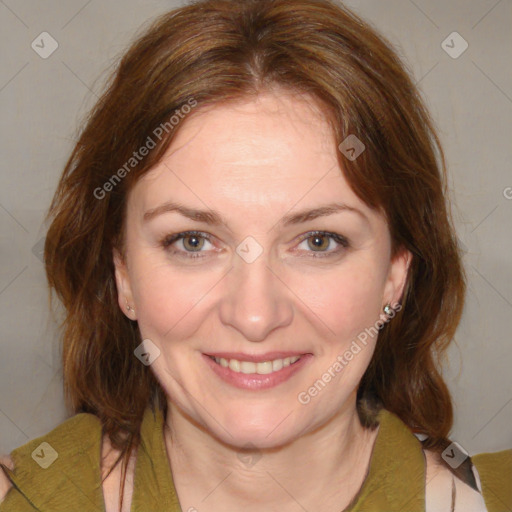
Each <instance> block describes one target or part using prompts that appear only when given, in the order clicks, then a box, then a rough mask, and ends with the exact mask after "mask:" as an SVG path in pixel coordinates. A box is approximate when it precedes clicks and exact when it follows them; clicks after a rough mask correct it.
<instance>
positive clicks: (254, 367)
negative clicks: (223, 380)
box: [213, 356, 300, 375]
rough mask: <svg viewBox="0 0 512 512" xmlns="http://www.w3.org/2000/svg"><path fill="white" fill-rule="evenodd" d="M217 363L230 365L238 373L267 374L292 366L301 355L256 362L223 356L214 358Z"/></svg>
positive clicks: (224, 365)
mask: <svg viewBox="0 0 512 512" xmlns="http://www.w3.org/2000/svg"><path fill="white" fill-rule="evenodd" d="M213 359H214V360H215V362H216V363H217V364H220V365H221V366H222V367H224V368H227V367H229V369H230V370H232V371H234V372H236V373H245V374H248V373H257V374H259V375H266V374H269V373H273V372H278V371H279V370H281V369H282V368H285V367H287V366H290V365H291V364H293V363H295V362H296V361H298V360H299V359H300V356H293V357H285V358H284V359H274V360H273V361H263V362H261V363H254V362H252V361H238V360H237V359H229V360H227V359H225V358H223V357H214V358H213Z"/></svg>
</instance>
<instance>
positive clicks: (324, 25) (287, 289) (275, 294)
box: [0, 0, 512, 512]
mask: <svg viewBox="0 0 512 512" xmlns="http://www.w3.org/2000/svg"><path fill="white" fill-rule="evenodd" d="M446 198H447V187H446V176H445V168H444V161H443V153H442V149H441V147H440V144H439V141H438V139H437V136H436V134H435V131H434V129H433V126H432V122H431V120H430V118H429V115H428V113H427V112H426V110H425V107H424V105H423V103H422V101H421V99H420V97H419V95H418V92H417V91H416V89H415V87H414V85H413V82H412V81H411V79H410V77H409V76H408V74H407V72H406V71H405V69H404V66H403V64H401V62H400V61H399V59H398V57H397V56H396V54H395V53H394V52H393V50H392V49H391V48H390V45H389V44H388V43H387V42H386V41H385V40H384V39H383V38H382V37H381V36H379V35H377V34H376V33H375V32H374V30H373V29H371V28H370V27H369V26H368V25H366V24H365V23H364V22H363V21H362V20H360V19H359V18H357V17H356V16H355V15H354V14H352V13H351V12H350V11H348V10H347V9H345V8H343V7H341V6H338V5H337V4H335V3H333V2H329V1H327V0H322V1H313V0H296V1H293V2H290V1H287V0H274V1H270V0H260V1H241V2H240V1H237V2H235V1H230V0H205V1H199V2H195V3H193V4H191V5H188V6H185V7H182V8H180V9H177V10H174V11H172V12H170V13H168V14H166V15H165V16H162V17H161V18H159V19H158V20H157V21H156V22H155V23H154V24H153V25H152V26H151V27H150V28H149V30H148V31H147V32H146V33H145V34H144V35H143V36H142V37H141V38H140V39H139V40H138V41H136V42H135V43H134V44H133V46H132V47H131V48H130V49H129V51H128V52H127V53H126V55H125V56H124V57H123V59H122V62H121V64H120V67H119V69H118V70H117V72H116V74H115V75H114V77H113V80H112V81H111V83H110V85H109V87H108V90H107V91H106V92H105V94H104V95H103V97H102V98H101V100H100V101H99V102H98V104H97V105H96V107H95V109H94V111H93V112H92V114H91V117H90V119H89V121H88V123H87V126H86V127H85V129H84V131H83V133H82V134H81V137H80V139H79V141H78V143H77V145H76V147H75V149H74V151H73V153H72V155H71V157H70V159H69V161H68V163H67V165H66V168H65V169H64V173H63V176H62V178H61V181H60V183H59V186H58V190H57V192H56V195H55V198H54V200H53V203H52V205H51V208H50V212H49V216H50V217H51V220H52V223H51V226H50V229H49V231H48V236H47V239H46V245H45V260H46V271H47V275H48V281H49V285H50V287H51V288H52V289H54V290H55V292H56V293H57V295H58V297H59V299H60V300H61V301H62V303H63V304H64V306H65V308H66V312H67V316H66V321H65V324H64V327H65V329H64V335H63V372H64V383H65V390H66V397H67V400H68V403H69V407H70V408H71V410H72V411H73V413H74V416H73V417H71V418H70V419H68V420H67V421H65V422H64V423H62V424H61V425H59V426H58V427H57V428H56V429H54V430H53V431H51V432H49V433H48V434H47V435H46V436H42V437H41V438H37V439H35V440H32V441H30V442H29V443H27V444H25V445H23V446H21V447H19V448H18V449H16V450H13V452H11V457H10V458H9V459H7V458H4V461H5V463H4V464H3V465H2V468H3V470H4V473H5V475H2V477H3V482H2V486H3V487H2V488H3V496H4V499H3V502H2V503H1V504H0V511H2V512H8V511H14V510H17V511H22V510H23V511H25V510H27V511H28V510H45V511H50V510H52V511H53V510H107V511H109V512H110V511H112V512H113V511H117V510H121V511H129V510H137V511H138V510H141V511H142V510H144V511H153V510H155V511H157V510H172V511H178V510H182V511H200V512H202V511H209V512H216V511H226V510H228V511H231V510H242V509H243V510H246V511H260V510H280V511H292V510H293V511H295V510H308V511H314V510H336V511H339V510H350V511H356V510H361V511H362V510H373V511H380V510H382V511H384V510H385V511H390V510H393V511H395V510H396V511H424V510H428V511H438V510H465V511H470V510H488V511H489V512H491V511H497V510H507V508H506V507H509V506H511V505H510V504H511V502H512V499H511V496H510V495H511V490H510V483H509V480H508V477H509V475H510V471H511V466H512V462H511V459H512V457H511V453H512V451H511V450H507V451H503V452H499V453H494V454H481V455H478V456H476V457H473V458H469V457H467V455H466V454H464V452H462V451H461V450H460V448H459V447H458V446H457V445H454V444H452V443H451V442H450V440H449V439H448V435H449V432H450V429H451V425H452V403H451V399H450V395H449V392H448V389H447V387H446V384H445V383H444V381H443V379H442V377H441V375H440V373H439V371H438V368H437V364H436V361H437V357H438V356H439V355H440V354H442V352H443V351H444V350H445V349H446V347H447V345H448V344H449V342H450V341H451V340H452V338H453V335H454V333H455V331H456V328H457V325H458V323H459V320H460V317H461V314H462V310H463V305H464V294H465V276H464V271H463V268H462V266H461V260H460V254H459V249H458V247H457V244H456V238H455V234H454V229H453V226H452V223H451V217H450V211H449V207H448V203H447V201H446ZM420 439H421V441H420Z"/></svg>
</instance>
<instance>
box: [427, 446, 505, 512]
mask: <svg viewBox="0 0 512 512" xmlns="http://www.w3.org/2000/svg"><path fill="white" fill-rule="evenodd" d="M424 455H425V462H426V475H425V476H426V482H425V483H426V485H425V500H426V511H427V512H429V511H430V510H432V511H435V510H444V509H446V510H450V506H456V507H461V509H463V510H465V511H468V512H469V511H475V512H495V511H496V512H497V511H502V510H512V479H511V476H512V450H505V451H503V452H496V453H485V454H478V455H474V456H472V457H469V458H468V459H467V462H466V464H465V466H466V468H467V471H466V472H465V471H461V470H460V469H459V467H458V468H457V471H455V470H451V469H450V468H449V467H448V464H447V463H445V462H444V461H443V460H442V458H441V455H440V454H439V453H438V452H435V451H431V450H424ZM461 466H462V465H461ZM468 473H469V474H468ZM443 507H444V508H443ZM446 507H447V508H446ZM504 507H506V509H504ZM456 509H457V508H456Z"/></svg>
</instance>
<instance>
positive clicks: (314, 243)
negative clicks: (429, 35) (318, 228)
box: [308, 235, 330, 251]
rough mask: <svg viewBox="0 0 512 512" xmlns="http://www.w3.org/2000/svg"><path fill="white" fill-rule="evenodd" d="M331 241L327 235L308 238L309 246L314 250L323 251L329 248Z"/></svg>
mask: <svg viewBox="0 0 512 512" xmlns="http://www.w3.org/2000/svg"><path fill="white" fill-rule="evenodd" d="M329 244H330V239H329V238H328V237H327V236H326V235H313V236H311V237H309V238H308V245H309V247H311V248H312V249H313V250H315V251H316V250H317V249H319V250H320V251H323V250H325V249H327V248H328V247H329Z"/></svg>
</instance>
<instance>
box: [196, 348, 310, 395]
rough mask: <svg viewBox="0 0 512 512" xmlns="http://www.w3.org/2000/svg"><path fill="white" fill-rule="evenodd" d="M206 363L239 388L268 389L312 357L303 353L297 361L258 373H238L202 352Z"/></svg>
mask: <svg viewBox="0 0 512 512" xmlns="http://www.w3.org/2000/svg"><path fill="white" fill-rule="evenodd" d="M202 356H203V358H204V360H205V361H206V364H207V365H208V366H209V367H210V368H211V369H212V370H213V371H214V372H215V373H216V374H217V375H218V376H219V377H220V378H221V379H222V380H223V381H224V382H227V383H228V384H231V385H232V386H235V387H237V388H240V389H253V390H260V389H269V388H273V387H275V386H277V385H279V384H281V383H283V382H286V381H287V380H288V379H290V378H291V376H292V375H294V374H295V373H297V372H298V371H300V370H301V369H302V368H303V367H304V365H306V364H308V362H309V360H310V359H311V358H312V357H313V356H312V354H304V355H303V356H301V357H300V359H299V360H298V361H296V362H295V363H293V364H291V365H290V366H286V367H284V368H282V369H281V370H278V371H277V372H272V373H267V374H265V375H260V374H258V373H241V372H240V373H238V372H234V371H233V370H231V369H230V368H229V366H228V367H226V368H225V367H224V366H221V365H220V364H217V363H216V362H215V361H214V360H213V359H212V358H211V357H209V356H207V355H206V354H202Z"/></svg>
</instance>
